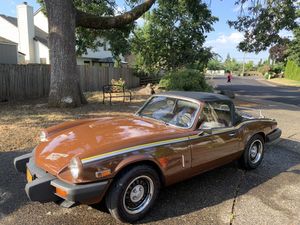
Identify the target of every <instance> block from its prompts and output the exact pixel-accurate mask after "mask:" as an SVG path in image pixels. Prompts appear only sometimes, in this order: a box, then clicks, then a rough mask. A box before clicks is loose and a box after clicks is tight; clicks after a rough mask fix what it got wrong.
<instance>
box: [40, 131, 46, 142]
mask: <svg viewBox="0 0 300 225" xmlns="http://www.w3.org/2000/svg"><path fill="white" fill-rule="evenodd" d="M40 141H41V142H45V141H48V139H47V134H46V132H45V131H42V132H41V133H40Z"/></svg>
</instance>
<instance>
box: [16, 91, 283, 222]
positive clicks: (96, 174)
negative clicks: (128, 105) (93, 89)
mask: <svg viewBox="0 0 300 225" xmlns="http://www.w3.org/2000/svg"><path fill="white" fill-rule="evenodd" d="M280 135H281V130H280V129H279V128H277V122H276V121H275V120H272V119H266V118H253V117H251V116H249V115H247V116H242V115H240V114H239V113H237V111H236V110H235V106H234V104H233V102H232V101H231V100H230V99H229V98H228V97H226V96H224V95H219V94H212V93H202V92H166V93H162V94H157V95H153V96H151V97H150V98H149V99H148V100H147V101H146V103H145V104H144V105H143V106H142V107H141V108H140V109H139V110H138V111H137V112H136V113H135V114H134V115H132V116H128V117H124V116H123V117H121V116H119V117H104V118H96V119H84V120H78V121H73V122H65V123H62V124H59V125H57V126H54V127H50V128H48V129H46V130H45V131H43V132H42V133H41V136H40V138H41V142H40V144H39V145H38V146H36V148H35V149H34V150H33V151H32V153H29V154H26V155H23V156H20V157H17V158H15V160H14V165H15V168H16V169H17V170H18V171H20V172H23V173H25V174H27V181H28V183H27V184H26V186H25V190H26V193H27V195H28V197H29V199H30V200H32V201H39V202H42V203H43V202H49V201H55V202H57V201H60V202H61V205H62V206H65V207H70V206H72V205H73V204H74V203H82V204H92V203H97V202H100V201H101V200H104V201H105V202H106V206H107V208H108V210H109V211H110V213H111V215H112V216H113V217H115V218H116V219H117V220H120V221H123V222H134V221H137V220H139V219H141V218H142V217H144V216H145V214H146V213H147V212H148V211H149V209H150V208H151V207H152V206H153V204H154V202H155V200H156V199H157V198H158V194H159V190H160V189H161V188H162V187H165V186H168V185H171V184H174V183H176V182H179V181H182V180H185V179H188V178H190V177H192V176H195V175H198V174H200V173H203V172H205V171H208V170H211V169H213V168H216V167H219V166H221V165H224V164H227V163H229V162H231V161H233V160H239V161H240V162H241V164H242V165H243V167H244V168H245V169H255V168H256V167H258V166H259V165H260V163H261V162H262V159H263V156H264V150H265V143H266V142H271V141H274V140H275V139H277V138H279V137H280ZM187 194H188V193H187Z"/></svg>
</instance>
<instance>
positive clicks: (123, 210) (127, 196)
mask: <svg viewBox="0 0 300 225" xmlns="http://www.w3.org/2000/svg"><path fill="white" fill-rule="evenodd" d="M160 185H161V184H160V179H159V176H158V174H157V172H156V171H155V169H153V168H152V167H150V166H146V165H139V166H136V167H132V168H130V169H129V170H127V171H124V172H123V173H122V174H120V176H118V177H117V179H116V180H114V181H113V183H112V185H111V187H110V189H109V191H108V194H107V196H106V207H107V209H108V210H109V212H110V214H111V215H112V216H113V217H114V218H115V219H117V220H119V221H121V222H129V223H132V222H135V221H137V220H139V219H141V218H143V217H144V216H145V214H146V213H147V212H148V211H149V210H150V208H151V207H152V206H153V204H154V202H155V200H156V198H157V196H158V193H159V190H160ZM130 190H131V191H130ZM135 191H136V192H135ZM135 193H137V194H136V196H135ZM150 193H152V194H150ZM134 198H135V199H134ZM139 198H140V200H138V199H139ZM134 200H136V201H137V202H134ZM130 205H131V206H132V208H130ZM136 205H137V207H135V206H136Z"/></svg>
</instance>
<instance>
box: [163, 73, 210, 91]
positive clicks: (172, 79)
mask: <svg viewBox="0 0 300 225" xmlns="http://www.w3.org/2000/svg"><path fill="white" fill-rule="evenodd" d="M159 86H160V87H162V88H165V89H166V90H174V91H175V90H176V91H207V92H211V91H212V90H213V88H212V87H211V86H210V85H209V84H207V83H206V80H205V77H204V73H203V72H200V71H199V70H193V69H180V70H178V71H173V72H169V73H167V74H166V75H164V76H163V78H162V79H161V80H160V82H159Z"/></svg>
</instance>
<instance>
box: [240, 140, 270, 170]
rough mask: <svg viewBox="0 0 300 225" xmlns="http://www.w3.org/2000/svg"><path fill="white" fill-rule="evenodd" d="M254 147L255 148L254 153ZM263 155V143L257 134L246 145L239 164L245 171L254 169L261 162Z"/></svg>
mask: <svg viewBox="0 0 300 225" xmlns="http://www.w3.org/2000/svg"><path fill="white" fill-rule="evenodd" d="M255 146H256V148H257V150H256V153H255ZM264 153H265V141H264V139H263V137H262V136H261V135H259V134H256V135H254V136H253V137H252V138H251V139H250V140H249V141H248V143H247V145H246V148H245V150H244V153H243V155H242V157H241V158H240V163H241V165H242V167H243V168H245V169H246V170H252V169H256V168H257V167H258V166H259V165H260V164H261V162H262V160H263V158H264Z"/></svg>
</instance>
